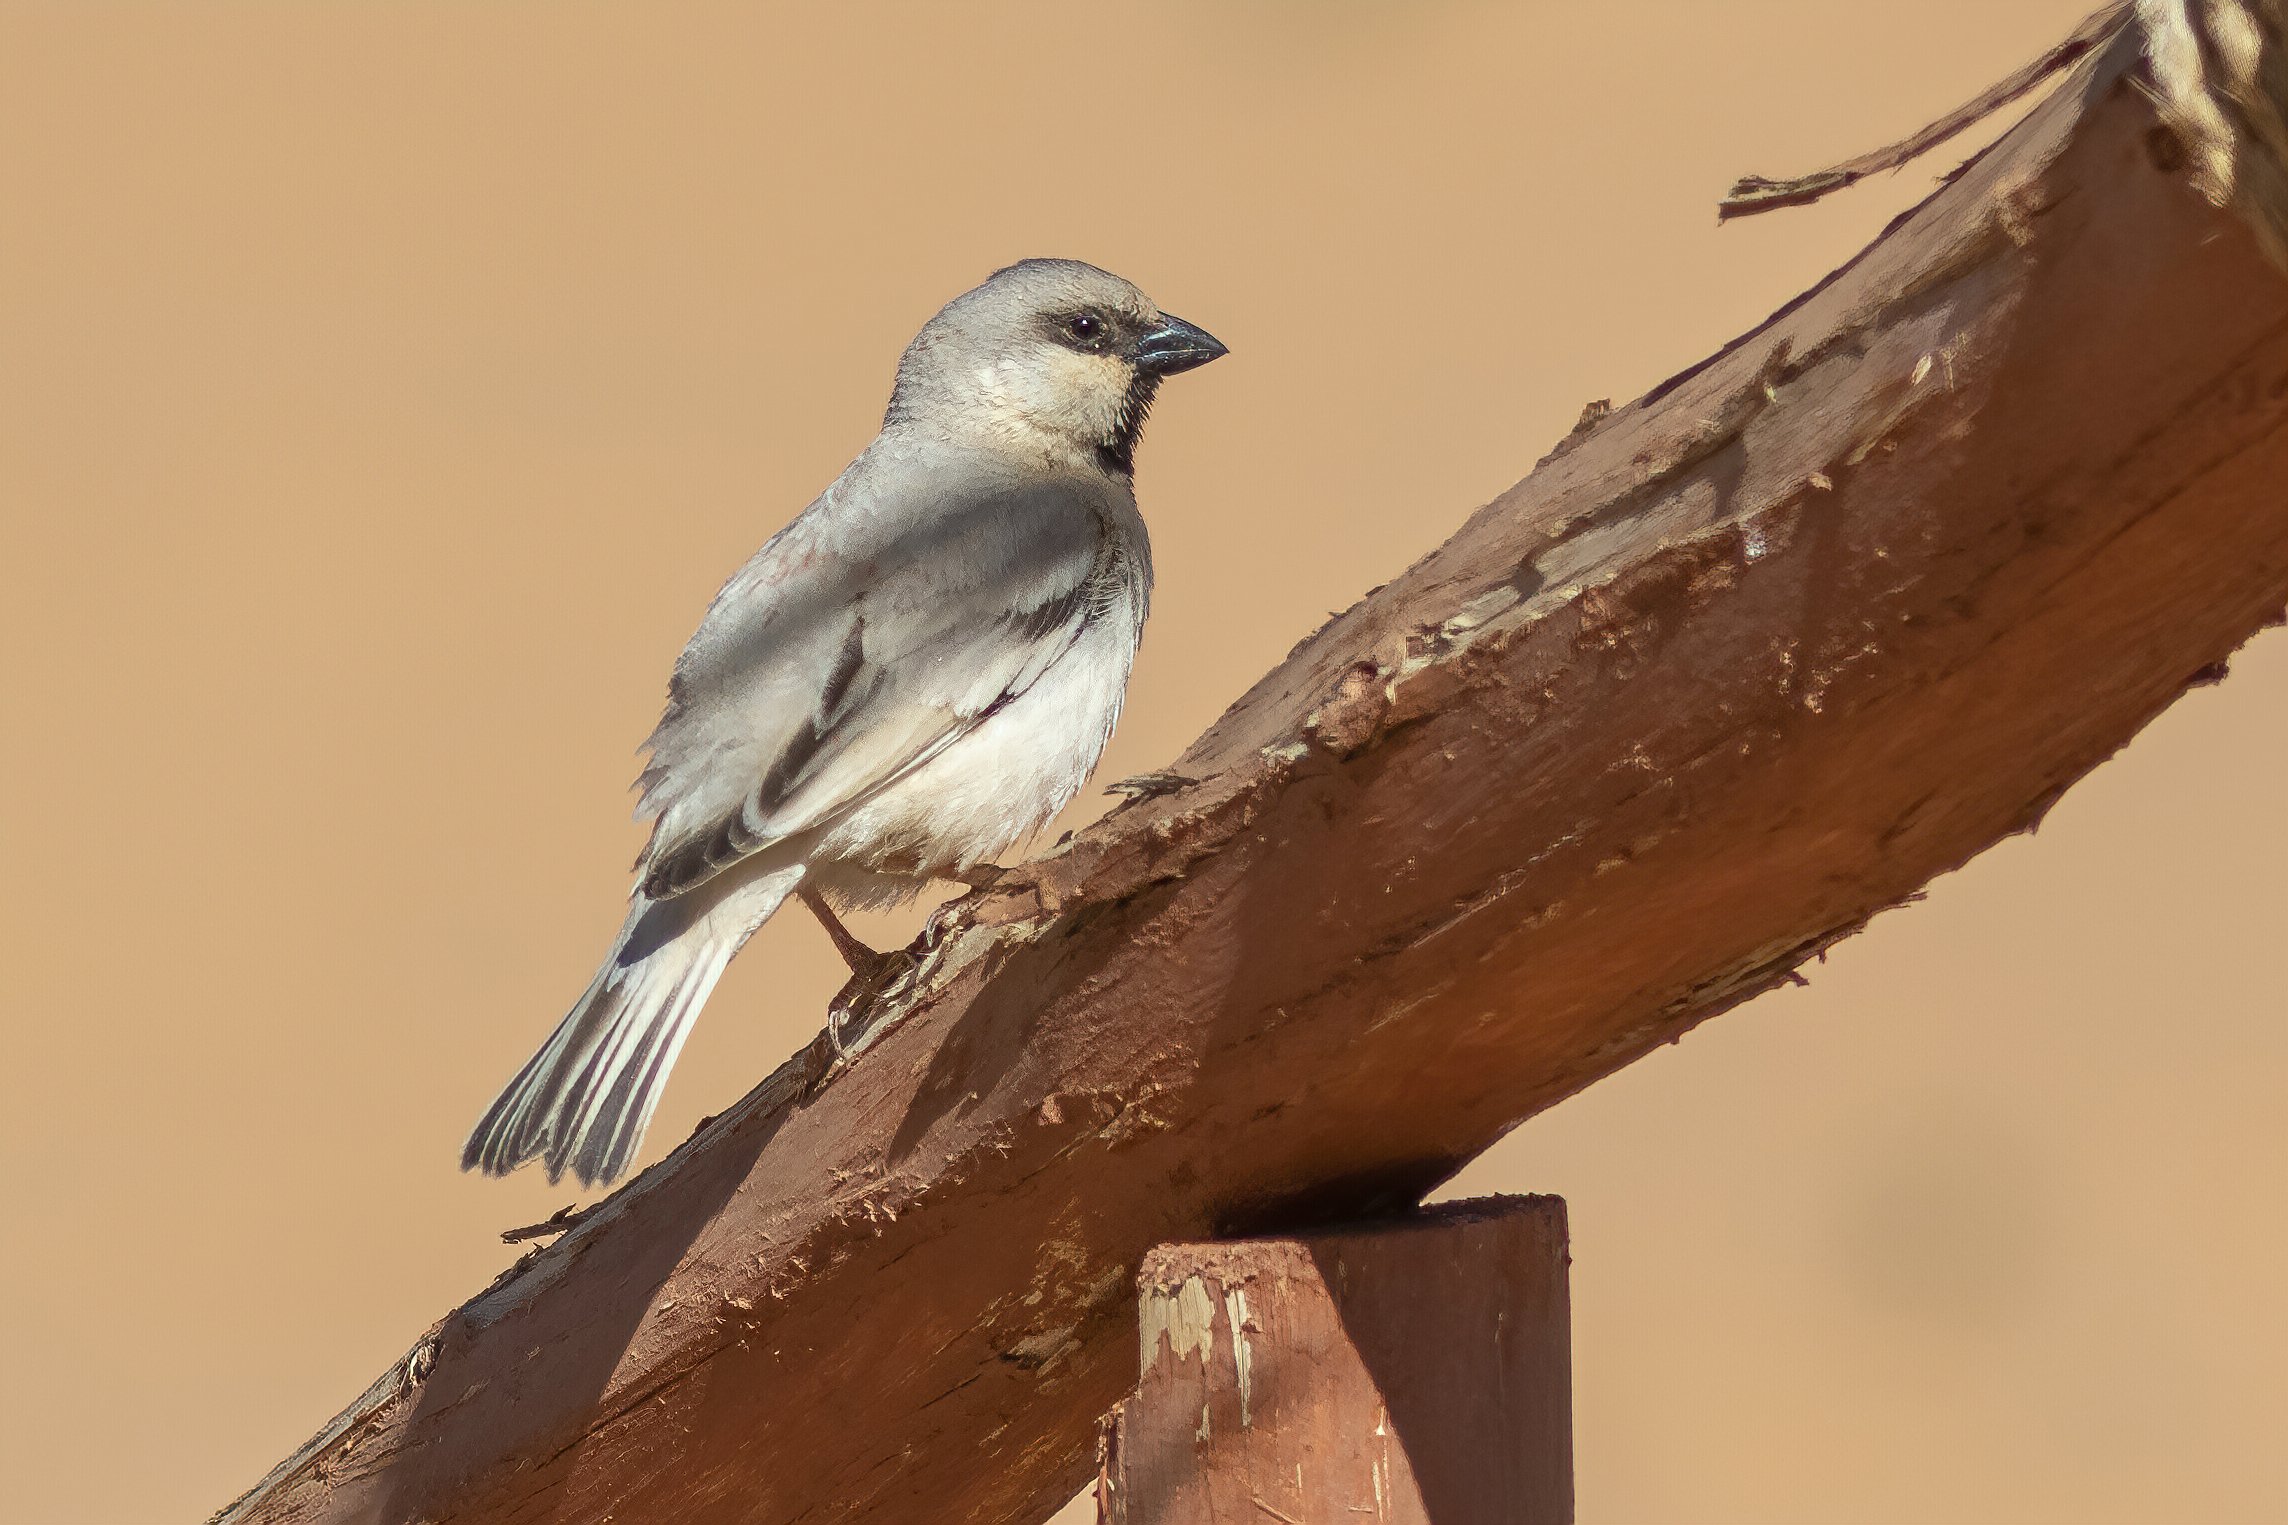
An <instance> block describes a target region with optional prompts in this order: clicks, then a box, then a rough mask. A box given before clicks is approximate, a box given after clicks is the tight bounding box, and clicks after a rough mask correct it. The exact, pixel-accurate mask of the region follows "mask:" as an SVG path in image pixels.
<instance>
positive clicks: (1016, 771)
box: [809, 610, 1139, 904]
mask: <svg viewBox="0 0 2288 1525" xmlns="http://www.w3.org/2000/svg"><path fill="white" fill-rule="evenodd" d="M1138 623H1139V622H1138V621H1137V620H1135V619H1134V618H1132V617H1129V616H1128V614H1127V611H1124V610H1115V611H1110V612H1108V613H1107V614H1106V615H1104V616H1102V617H1099V618H1098V619H1096V620H1094V621H1092V622H1091V623H1090V625H1089V627H1088V628H1087V629H1086V630H1084V631H1083V632H1082V633H1081V636H1080V638H1079V640H1078V641H1076V642H1075V643H1074V645H1073V648H1072V650H1071V651H1069V652H1067V653H1066V654H1065V656H1064V657H1063V658H1062V659H1061V660H1060V661H1058V662H1057V663H1056V665H1055V666H1053V667H1051V668H1050V669H1049V670H1048V671H1047V672H1046V673H1043V674H1042V675H1041V677H1040V680H1039V681H1038V682H1036V683H1034V684H1033V686H1032V687H1031V688H1028V689H1027V690H1025V692H1024V693H1022V694H1020V695H1019V696H1018V697H1017V698H1015V699H1013V700H1011V701H1010V702H1009V703H1008V704H1006V705H1004V706H1003V707H1002V708H1001V709H999V710H997V711H995V712H994V713H993V714H992V715H991V716H989V717H988V718H987V719H986V720H985V721H984V722H983V723H982V724H980V725H979V726H978V727H977V729H975V730H974V731H971V732H970V733H969V734H968V735H966V736H964V737H962V738H961V739H960V740H958V741H956V742H954V743H953V744H952V745H950V746H948V747H947V748H946V749H945V750H944V751H942V752H940V753H938V755H937V756H935V757H933V758H931V759H930V760H929V761H928V762H926V763H924V764H923V765H922V766H921V767H919V768H917V769H915V770H914V771H913V772H912V773H910V774H908V775H906V777H904V778H903V779H901V780H899V781H898V782H897V783H895V784H893V785H891V786H890V787H889V788H888V789H885V790H883V791H882V792H881V793H880V794H878V795H876V796H875V797H874V798H873V799H871V800H868V801H867V802H866V803H865V804H863V805H860V806H859V807H858V808H857V809H855V810H853V811H851V812H850V813H849V814H848V815H845V816H843V817H842V818H841V819H840V820H838V821H836V822H835V823H834V825H833V826H832V827H831V828H829V829H828V831H827V832H826V834H825V836H824V837H823V838H822V839H821V841H820V842H819V845H818V847H817V848H816V849H814V850H813V851H812V852H811V854H810V855H809V856H810V860H811V862H812V864H813V865H814V866H815V867H816V869H817V870H819V874H818V877H819V879H820V881H821V883H822V885H823V886H824V887H825V888H826V889H827V890H828V891H829V893H832V894H834V895H835V896H836V898H838V899H842V900H846V901H850V902H855V903H861V904H862V903H868V902H879V901H884V900H892V899H898V898H902V897H903V896H904V895H905V894H909V893H911V892H912V890H914V889H916V888H918V887H919V884H920V882H921V881H923V880H926V879H928V878H930V877H933V876H939V875H943V874H944V873H946V872H948V871H950V870H954V869H961V868H967V867H968V866H969V865H971V864H973V863H979V862H983V861H987V860H989V859H992V858H995V857H997V856H999V855H1000V854H1001V853H1003V852H1006V851H1007V850H1008V849H1009V848H1011V847H1013V846H1015V845H1016V844H1017V843H1019V842H1021V841H1023V840H1024V839H1025V838H1026V837H1028V836H1030V835H1032V834H1033V833H1034V832H1035V831H1038V830H1039V829H1040V828H1041V827H1042V826H1044V825H1045V824H1047V822H1048V820H1049V818H1050V817H1052V816H1054V815H1055V814H1056V813H1057V812H1058V811H1060V810H1062V809H1063V808H1064V807H1065V805H1066V804H1067V803H1068V802H1069V801H1070V800H1071V799H1072V797H1073V796H1074V795H1075V794H1077V793H1078V792H1079V791H1080V786H1081V784H1082V783H1083V782H1085V781H1086V780H1087V778H1088V775H1089V771H1090V770H1091V769H1093V768H1094V767H1095V766H1096V762H1097V759H1098V758H1099V757H1101V756H1102V755H1103V753H1104V744H1105V742H1106V741H1107V740H1109V739H1110V738H1111V735H1112V726H1113V722H1114V721H1116V720H1118V719H1119V718H1120V704H1121V700H1122V698H1123V697H1124V696H1125V694H1126V693H1127V689H1128V670H1129V667H1130V665H1131V664H1132V663H1133V662H1134V661H1135V659H1136V639H1137V630H1138ZM853 871H855V872H853ZM883 877H886V878H887V880H888V882H873V881H877V879H878V878H883ZM899 881H903V882H899Z"/></svg>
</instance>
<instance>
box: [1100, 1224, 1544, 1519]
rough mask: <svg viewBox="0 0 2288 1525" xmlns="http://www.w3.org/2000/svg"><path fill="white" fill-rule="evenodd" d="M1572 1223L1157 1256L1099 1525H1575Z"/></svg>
mask: <svg viewBox="0 0 2288 1525" xmlns="http://www.w3.org/2000/svg"><path fill="white" fill-rule="evenodd" d="M1565 1269H1566V1253H1565V1204H1564V1203H1563V1202H1562V1201H1560V1200H1558V1199H1557V1198H1555V1197H1509V1198H1493V1199H1488V1200H1485V1201H1476V1202H1457V1203H1452V1204H1449V1205H1447V1206H1444V1207H1438V1208H1432V1209H1427V1210H1424V1211H1421V1212H1414V1213H1407V1214H1404V1215H1401V1216H1397V1217H1393V1218H1388V1219H1385V1220H1382V1221H1380V1222H1377V1223H1370V1224H1358V1225H1352V1226H1349V1227H1345V1228H1339V1229H1329V1230H1321V1231H1317V1232H1313V1233H1310V1234H1304V1235H1299V1236H1296V1237H1292V1238H1281V1239H1242V1240H1222V1241H1211V1242H1208V1243H1204V1244H1178V1245H1164V1246H1162V1247H1161V1248H1159V1249H1156V1250H1154V1251H1152V1253H1151V1254H1149V1255H1147V1256H1145V1257H1144V1268H1143V1270H1142V1271H1141V1272H1140V1273H1139V1274H1138V1276H1137V1278H1136V1281H1137V1302H1138V1310H1139V1311H1138V1318H1139V1326H1138V1327H1139V1329H1140V1330H1141V1333H1142V1339H1141V1341H1140V1343H1139V1360H1140V1362H1141V1364H1142V1368H1143V1376H1142V1378H1141V1379H1140V1380H1139V1382H1138V1384H1137V1388H1136V1393H1135V1395H1134V1396H1133V1397H1131V1398H1129V1399H1128V1400H1127V1401H1126V1402H1124V1403H1123V1404H1121V1406H1120V1407H1119V1409H1118V1410H1117V1411H1116V1414H1115V1418H1114V1420H1113V1423H1112V1425H1111V1427H1110V1429H1109V1430H1108V1432H1107V1441H1106V1446H1105V1451H1104V1455H1103V1457H1102V1458H1101V1467H1100V1471H1099V1474H1098V1483H1097V1507H1098V1518H1099V1520H1100V1521H1102V1522H1104V1525H1192V1522H1194V1521H1198V1520H1258V1521H1281V1520H1284V1521H1288V1522H1291V1525H1301V1522H1303V1521H1307V1520H1308V1521H1319V1520H1349V1519H1352V1518H1354V1517H1356V1518H1359V1519H1362V1520H1373V1521H1376V1522H1377V1525H1572V1520H1573V1428H1572V1420H1573V1373H1572V1363H1571V1348H1572V1346H1571V1339H1572V1331H1571V1322H1570V1307H1569V1304H1568V1301H1567V1297H1566V1282H1565Z"/></svg>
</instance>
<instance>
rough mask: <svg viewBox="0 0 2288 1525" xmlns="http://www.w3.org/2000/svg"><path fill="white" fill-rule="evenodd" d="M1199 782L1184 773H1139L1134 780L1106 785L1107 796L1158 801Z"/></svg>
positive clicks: (1128, 779)
mask: <svg viewBox="0 0 2288 1525" xmlns="http://www.w3.org/2000/svg"><path fill="white" fill-rule="evenodd" d="M1198 782H1199V780H1198V779H1196V778H1193V777H1191V776H1190V775H1188V774H1184V773H1139V774H1137V775H1136V776H1135V777H1134V778H1124V779H1120V780H1118V781H1117V782H1115V783H1110V784H1106V785H1105V786H1104V792H1105V793H1106V794H1125V795H1127V796H1128V797H1129V798H1130V799H1131V800H1156V799H1158V798H1159V797H1160V796H1161V795H1163V794H1178V793H1181V792H1182V791H1184V790H1186V789H1189V788H1191V787H1192V785H1194V784H1196V783H1198Z"/></svg>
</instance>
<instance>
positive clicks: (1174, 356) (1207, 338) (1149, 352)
mask: <svg viewBox="0 0 2288 1525" xmlns="http://www.w3.org/2000/svg"><path fill="white" fill-rule="evenodd" d="M1230 353H1231V351H1229V350H1227V349H1225V348H1224V347H1223V342H1222V341H1221V340H1219V339H1217V338H1216V336H1215V335H1214V334H1211V333H1209V332H1208V331H1207V330H1206V329H1204V328H1198V327H1195V326H1194V325H1192V324H1190V323H1186V322H1185V321H1184V320H1183V319H1182V318H1171V317H1169V316H1168V315H1167V314H1166V313H1162V314H1161V315H1160V326H1159V327H1157V328H1155V329H1153V330H1152V331H1151V332H1149V333H1147V334H1145V335H1144V336H1143V337H1142V338H1140V339H1138V340H1137V341H1136V369H1138V370H1140V371H1143V372H1144V373H1145V374H1147V375H1151V376H1173V375H1175V374H1176V373H1177V372H1178V371H1188V370H1192V369H1193V368H1195V367H1197V366H1203V365H1206V364H1207V363H1208V362H1209V361H1210V360H1213V359H1215V358H1216V357H1217V356H1219V355H1228V354H1230Z"/></svg>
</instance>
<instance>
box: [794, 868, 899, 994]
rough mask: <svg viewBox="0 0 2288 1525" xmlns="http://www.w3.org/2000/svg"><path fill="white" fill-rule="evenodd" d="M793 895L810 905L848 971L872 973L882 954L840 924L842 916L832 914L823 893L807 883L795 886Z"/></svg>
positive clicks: (811, 910) (812, 912)
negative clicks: (848, 967) (846, 965)
mask: <svg viewBox="0 0 2288 1525" xmlns="http://www.w3.org/2000/svg"><path fill="white" fill-rule="evenodd" d="M795 895H796V897H797V898H798V899H800V900H801V901H802V903H803V904H804V905H806V906H809V907H810V914H811V915H813V916H815V917H817V918H818V924H819V925H820V926H822V927H824V928H826V935H827V936H828V937H830V938H832V939H833V940H834V951H835V952H837V953H839V954H841V955H842V962H844V963H845V964H848V965H849V966H850V972H851V973H852V974H854V975H855V974H872V973H873V972H874V970H875V968H876V967H877V966H879V965H880V964H881V962H882V958H883V955H881V954H879V953H876V952H875V951H874V950H873V949H872V948H869V947H867V946H866V945H865V944H864V943H862V942H860V941H859V940H858V938H857V934H855V933H853V932H852V931H851V930H850V929H849V928H848V927H846V926H844V925H843V924H842V918H841V917H839V916H837V915H835V914H834V908H833V907H832V906H830V905H828V904H827V903H826V897H825V896H824V895H821V894H820V893H818V891H816V890H814V889H812V888H811V887H810V886H809V885H807V884H803V885H798V886H796V888H795Z"/></svg>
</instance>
